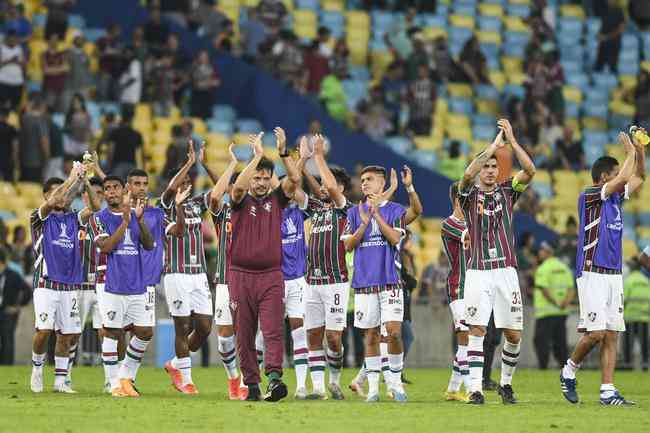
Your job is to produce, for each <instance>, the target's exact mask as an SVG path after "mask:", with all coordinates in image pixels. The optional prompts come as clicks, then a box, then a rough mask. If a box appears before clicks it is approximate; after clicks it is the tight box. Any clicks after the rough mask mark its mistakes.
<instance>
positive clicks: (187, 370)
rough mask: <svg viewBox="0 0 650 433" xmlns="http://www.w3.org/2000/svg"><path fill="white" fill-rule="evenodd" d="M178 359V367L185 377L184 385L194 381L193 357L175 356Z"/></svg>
mask: <svg viewBox="0 0 650 433" xmlns="http://www.w3.org/2000/svg"><path fill="white" fill-rule="evenodd" d="M174 359H175V360H176V365H174V367H176V368H177V369H178V370H179V371H180V372H181V376H182V378H183V386H184V385H187V384H188V383H193V382H192V358H190V357H189V356H186V357H185V358H174Z"/></svg>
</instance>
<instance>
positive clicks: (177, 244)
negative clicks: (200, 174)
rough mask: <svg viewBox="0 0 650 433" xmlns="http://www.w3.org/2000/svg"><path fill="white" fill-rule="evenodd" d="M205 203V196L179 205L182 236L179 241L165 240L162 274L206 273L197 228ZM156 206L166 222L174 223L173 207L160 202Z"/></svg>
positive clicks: (200, 234) (200, 236) (206, 207)
mask: <svg viewBox="0 0 650 433" xmlns="http://www.w3.org/2000/svg"><path fill="white" fill-rule="evenodd" d="M209 199H210V193H206V194H202V195H199V196H196V197H194V198H191V199H188V200H186V201H185V202H184V203H183V211H184V213H185V215H184V217H185V233H183V237H177V236H166V239H165V270H164V273H165V274H201V273H205V272H206V271H207V267H206V264H205V252H204V250H203V232H202V231H201V225H202V222H203V214H204V213H205V212H206V211H207V210H208V200H209ZM160 205H161V207H162V208H163V210H164V211H165V214H166V215H167V218H168V219H169V220H171V221H176V218H177V216H176V206H174V203H173V202H172V203H170V204H167V203H164V201H163V200H162V199H161V201H160Z"/></svg>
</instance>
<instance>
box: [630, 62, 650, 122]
mask: <svg viewBox="0 0 650 433" xmlns="http://www.w3.org/2000/svg"><path fill="white" fill-rule="evenodd" d="M624 98H625V100H626V101H627V102H629V103H631V104H634V109H635V110H634V123H635V124H636V125H644V126H648V125H650V70H646V69H642V70H641V71H640V72H639V78H638V79H637V83H636V86H634V87H632V88H630V89H628V90H627V91H626V92H625V94H624Z"/></svg>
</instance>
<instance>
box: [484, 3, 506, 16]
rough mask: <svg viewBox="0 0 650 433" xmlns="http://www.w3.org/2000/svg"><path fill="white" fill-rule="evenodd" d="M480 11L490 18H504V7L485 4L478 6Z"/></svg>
mask: <svg viewBox="0 0 650 433" xmlns="http://www.w3.org/2000/svg"><path fill="white" fill-rule="evenodd" d="M478 11H479V13H480V14H481V15H483V16H484V17H485V16H488V17H502V16H503V7H502V6H501V5H493V4H484V3H481V4H479V5H478Z"/></svg>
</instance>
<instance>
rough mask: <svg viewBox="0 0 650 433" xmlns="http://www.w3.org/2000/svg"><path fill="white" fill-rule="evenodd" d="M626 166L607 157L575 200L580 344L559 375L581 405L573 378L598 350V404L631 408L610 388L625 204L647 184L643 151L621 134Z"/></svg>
mask: <svg viewBox="0 0 650 433" xmlns="http://www.w3.org/2000/svg"><path fill="white" fill-rule="evenodd" d="M619 140H620V142H621V144H622V145H623V147H624V148H625V154H626V157H625V161H624V162H623V165H622V166H621V167H619V165H618V161H616V159H615V158H612V157H610V156H603V157H601V158H598V159H597V160H596V161H595V162H594V164H593V165H592V167H591V178H592V180H593V182H594V184H593V186H589V187H587V188H585V190H584V191H583V192H582V193H580V198H579V199H578V212H579V217H580V229H579V232H578V250H577V254H576V286H577V287H578V300H579V301H580V320H579V324H578V330H579V331H582V332H584V334H583V335H582V336H581V337H580V340H578V343H577V344H576V347H575V349H574V351H573V354H572V355H571V357H570V358H569V359H568V360H567V362H566V364H565V365H564V368H563V369H562V372H561V373H560V384H561V388H562V393H563V394H564V397H565V398H566V399H567V400H568V401H569V402H571V403H577V402H578V401H579V398H578V393H577V391H576V385H577V382H576V372H577V370H578V368H580V363H581V362H582V360H583V359H584V358H585V357H586V356H587V355H588V354H589V352H591V350H592V349H593V348H594V347H595V346H597V345H600V364H601V365H600V369H601V373H602V377H601V385H600V403H601V404H603V405H613V406H618V405H631V404H634V403H633V402H631V401H629V400H626V399H625V398H624V397H623V396H622V395H621V394H620V393H619V391H618V390H617V389H616V387H615V386H614V368H615V366H616V349H617V345H618V341H617V340H618V333H619V332H623V331H625V322H624V319H623V308H624V304H623V277H622V275H621V269H622V261H623V246H622V242H623V241H622V239H623V209H622V206H623V203H624V201H625V200H627V199H628V198H629V197H630V195H631V194H632V193H633V192H635V191H636V190H637V189H638V188H639V187H640V186H641V185H642V183H643V181H644V179H645V149H644V147H643V145H642V144H641V143H639V142H637V141H636V139H634V143H632V141H630V137H629V136H628V135H627V134H626V133H624V132H621V133H620V134H619Z"/></svg>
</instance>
